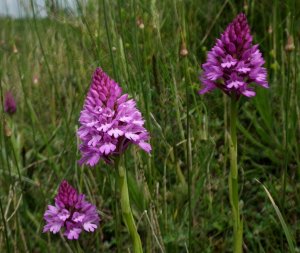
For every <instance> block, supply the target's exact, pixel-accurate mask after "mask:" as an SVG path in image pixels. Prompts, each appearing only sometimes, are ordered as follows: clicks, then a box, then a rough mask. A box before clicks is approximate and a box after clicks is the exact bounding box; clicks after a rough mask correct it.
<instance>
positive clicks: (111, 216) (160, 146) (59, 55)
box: [0, 0, 300, 253]
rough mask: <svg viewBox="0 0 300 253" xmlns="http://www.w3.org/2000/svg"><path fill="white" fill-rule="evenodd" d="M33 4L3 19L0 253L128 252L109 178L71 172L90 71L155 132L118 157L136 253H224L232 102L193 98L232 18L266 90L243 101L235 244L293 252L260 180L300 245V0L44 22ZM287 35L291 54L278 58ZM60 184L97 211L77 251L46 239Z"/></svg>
mask: <svg viewBox="0 0 300 253" xmlns="http://www.w3.org/2000/svg"><path fill="white" fill-rule="evenodd" d="M20 1H21V0H20ZM21 2H22V1H21ZM21 2H20V3H21ZM31 3H32V5H29V9H28V10H29V12H30V13H31V14H32V15H31V18H23V19H12V18H1V19H0V27H1V30H0V56H1V57H0V83H1V89H0V90H1V92H0V94H1V103H3V96H4V93H5V91H7V90H9V89H11V90H12V91H13V93H14V94H15V96H16V100H17V105H18V108H17V113H16V114H15V115H13V116H12V117H10V116H8V115H6V114H5V113H4V111H3V109H2V107H1V111H0V113H1V124H0V130H1V135H0V146H1V147H0V150H1V151H0V207H1V208H0V211H1V218H0V252H9V251H10V252H47V251H48V252H127V251H128V249H132V248H131V247H132V246H131V243H130V238H129V236H128V234H127V232H126V228H125V226H124V224H123V223H122V222H121V219H120V215H121V213H120V212H119V211H118V208H119V207H118V206H116V203H117V202H116V201H115V193H116V191H115V188H114V186H115V179H114V171H112V168H110V167H108V166H106V165H105V164H104V163H101V164H100V165H99V166H98V167H96V168H95V169H89V168H85V167H84V168H82V167H79V166H78V164H77V160H78V159H79V154H78V149H77V147H78V140H77V138H76V130H77V127H78V117H79V112H80V109H81V107H82V105H83V100H84V97H85V95H86V92H87V90H88V87H89V83H90V79H91V74H92V72H93V70H94V69H95V67H96V66H99V65H100V66H101V67H102V68H103V69H104V70H105V71H106V72H107V73H109V75H110V76H112V77H113V78H114V79H115V80H116V81H118V82H119V83H120V85H121V86H122V88H123V90H124V91H126V92H128V93H129V94H130V95H131V96H132V97H133V98H135V99H136V100H137V101H138V107H139V109H140V110H141V111H142V112H143V115H144V117H145V119H146V123H147V129H148V130H149V131H150V133H151V145H152V147H153V151H152V154H151V156H150V157H148V156H147V155H146V154H143V153H141V152H137V149H136V148H135V147H131V148H130V150H128V151H127V155H126V157H125V159H124V160H125V167H126V168H127V169H128V186H129V194H130V197H131V204H132V209H133V214H134V216H135V217H134V218H135V220H136V221H137V226H138V230H139V234H140V235H141V239H142V241H143V246H144V250H145V252H172V253H173V252H174V253H176V252H231V251H232V249H231V245H232V231H231V224H230V223H229V220H230V219H229V217H231V213H230V212H231V209H230V203H229V199H228V196H227V191H228V189H227V175H228V173H229V161H228V157H227V156H226V154H227V153H228V148H229V145H228V144H229V141H228V139H227V136H226V132H227V131H228V127H227V125H228V112H229V103H228V101H227V99H226V98H225V99H224V97H223V95H222V94H221V92H215V93H212V94H209V95H207V96H205V97H201V96H199V95H198V94H197V91H198V89H199V80H198V76H199V74H200V71H201V70H200V65H201V64H202V63H203V62H204V60H205V58H206V52H207V50H208V49H209V48H210V47H211V46H212V45H213V44H214V39H215V38H216V37H218V36H219V34H220V32H222V31H223V30H224V28H225V26H226V25H227V24H228V23H229V22H230V21H232V19H233V18H234V17H235V15H236V14H237V13H238V12H241V11H243V12H245V13H246V15H247V17H248V19H249V22H250V25H251V28H252V33H253V34H254V42H255V43H259V44H260V48H261V51H262V52H263V54H264V58H265V59H266V67H267V69H268V76H269V83H270V89H269V90H263V89H261V90H258V92H257V96H256V97H255V98H254V99H251V100H247V99H243V100H242V101H241V103H242V104H243V106H242V107H241V108H242V109H241V111H240V112H239V122H238V129H237V132H238V135H237V138H238V142H239V154H238V156H239V157H240V160H239V164H238V166H239V168H240V177H239V181H240V182H241V184H240V185H243V188H242V189H240V195H241V196H240V203H239V204H240V205H243V208H242V210H243V212H242V216H243V226H244V243H243V248H244V251H245V252H288V250H289V244H288V241H287V240H286V237H285V233H284V231H283V228H282V226H281V224H282V223H281V222H280V220H279V219H278V218H277V215H276V213H278V212H277V209H276V212H274V209H273V205H272V203H273V202H270V200H269V199H268V197H267V196H266V194H265V192H264V189H263V188H262V187H261V186H260V185H259V184H257V183H256V182H255V181H254V179H255V178H257V179H258V180H259V181H260V182H262V183H263V184H264V185H265V186H266V188H267V189H268V191H269V193H270V196H272V199H273V201H274V202H275V203H278V204H279V205H278V210H279V212H280V214H281V215H282V219H283V220H284V221H285V223H287V226H286V228H287V229H289V233H290V234H291V237H292V238H295V242H293V243H294V244H295V245H296V246H295V247H296V249H295V251H296V252H297V251H299V245H300V236H299V233H300V228H299V222H298V219H299V213H300V197H299V196H300V194H299V192H300V184H299V179H300V146H299V143H300V105H299V101H300V89H299V85H300V76H299V74H298V72H299V62H300V60H299V59H300V57H299V36H300V35H299V29H300V18H299V17H300V11H299V10H300V3H299V1H296V0H287V1H278V0H276V1H274V2H271V1H250V0H249V1H243V2H242V1H232V0H228V1H225V2H223V3H222V4H220V1H217V0H213V1H202V0H201V1H176V0H173V1H172V0H166V1H155V0H151V1H146V0H131V1H124V0H119V1H108V0H101V1H88V4H87V5H83V4H82V1H79V0H74V1H73V3H74V6H76V9H77V10H78V13H79V14H78V15H77V14H76V15H75V12H72V11H70V10H69V11H66V12H63V11H57V12H52V13H50V16H49V17H48V18H38V16H37V15H33V13H35V14H37V9H36V7H37V6H36V5H35V4H34V1H32V2H31ZM34 10H35V12H33V11H34ZM137 21H138V22H137ZM141 22H142V23H143V24H144V27H143V26H141ZM289 36H292V37H293V39H294V44H295V50H292V51H287V50H285V48H286V44H287V41H288V37H289ZM183 43H184V44H185V45H186V49H187V50H188V55H186V56H183V55H181V54H180V50H181V47H182V44H183ZM14 46H15V48H16V49H17V52H16V50H15V51H14ZM63 178H66V179H68V180H69V181H70V183H72V184H73V185H74V186H75V187H76V188H78V190H79V191H80V192H84V193H86V194H87V197H88V199H89V200H90V201H91V202H93V203H95V204H96V206H97V207H98V209H99V210H100V215H101V225H100V229H98V230H97V232H96V233H95V234H85V235H84V234H82V236H81V238H80V240H79V241H78V242H77V243H76V242H72V241H66V240H65V239H64V237H63V236H62V235H61V236H59V235H52V234H51V235H50V234H43V233H42V228H43V225H44V221H43V213H44V211H45V208H46V206H47V204H49V203H50V202H53V197H54V196H55V194H56V191H57V187H58V184H59V182H60V181H61V180H62V179H63ZM289 243H290V242H289ZM297 245H298V248H297Z"/></svg>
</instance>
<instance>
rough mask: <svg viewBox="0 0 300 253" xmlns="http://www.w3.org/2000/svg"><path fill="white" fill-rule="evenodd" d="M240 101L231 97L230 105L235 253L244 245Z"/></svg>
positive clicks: (230, 176) (230, 182)
mask: <svg viewBox="0 0 300 253" xmlns="http://www.w3.org/2000/svg"><path fill="white" fill-rule="evenodd" d="M237 106H238V100H237V97H236V96H232V97H231V103H230V175H229V178H228V180H229V198H230V204H231V207H232V219H233V241H234V246H233V247H234V251H233V252H234V253H241V252H242V244H243V221H242V220H241V217H240V210H239V193H238V166H237V136H236V121H237Z"/></svg>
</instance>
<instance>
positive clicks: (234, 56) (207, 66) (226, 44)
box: [199, 13, 268, 97]
mask: <svg viewBox="0 0 300 253" xmlns="http://www.w3.org/2000/svg"><path fill="white" fill-rule="evenodd" d="M264 63H265V61H264V59H263V57H262V54H261V52H260V51H259V49H258V45H252V36H251V34H250V28H249V25H248V22H247V18H246V16H245V14H243V13H241V14H239V15H238V16H237V17H236V18H235V19H234V20H233V22H232V23H231V24H229V25H228V26H227V28H226V30H225V32H224V33H223V34H222V35H221V38H220V39H217V41H216V44H215V46H214V47H213V48H212V49H211V51H209V52H208V54H207V61H206V63H204V64H203V65H202V68H203V72H202V75H201V77H200V80H201V82H202V84H203V87H202V89H201V90H200V91H199V93H200V94H204V93H206V92H210V91H212V90H214V89H216V88H219V89H221V90H222V91H223V92H225V93H226V94H228V95H234V96H236V97H239V96H241V95H243V96H246V97H253V96H255V91H254V87H253V84H254V83H255V84H257V85H259V86H262V87H264V88H268V82H267V71H266V69H265V68H264V67H262V66H263V64H264Z"/></svg>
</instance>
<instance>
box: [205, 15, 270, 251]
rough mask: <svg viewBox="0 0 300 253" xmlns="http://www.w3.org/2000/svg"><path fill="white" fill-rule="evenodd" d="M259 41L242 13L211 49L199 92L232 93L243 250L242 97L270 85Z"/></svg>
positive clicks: (233, 168)
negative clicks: (239, 116)
mask: <svg viewBox="0 0 300 253" xmlns="http://www.w3.org/2000/svg"><path fill="white" fill-rule="evenodd" d="M264 63H265V61H264V59H263V57H262V54H261V52H260V51H259V49H258V45H252V36H251V34H250V28H249V25H248V22H247V18H246V16H245V14H243V13H241V14H239V15H238V16H237V17H236V18H235V19H234V20H233V22H232V23H230V24H229V25H228V26H227V28H226V30H225V32H224V33H223V34H222V35H221V38H220V39H217V42H216V44H215V46H214V47H213V48H212V49H211V51H209V52H208V55H207V61H206V62H205V63H204V64H203V65H202V68H203V72H202V75H201V77H200V80H201V82H202V84H203V87H202V89H201V90H200V91H199V94H204V93H207V92H210V91H212V90H214V89H216V88H219V89H221V90H222V91H223V92H225V93H226V94H227V95H229V96H230V98H231V99H230V137H229V143H230V146H229V151H230V173H229V181H228V182H229V199H230V204H231V209H232V223H233V242H234V243H233V252H234V253H241V252H242V245H243V219H242V217H241V215H240V207H239V192H238V164H237V154H238V153H237V135H236V122H237V110H238V101H239V98H240V97H241V96H246V97H253V96H255V95H256V93H255V90H254V87H253V85H254V84H257V85H259V86H262V87H264V88H268V87H269V86H268V82H267V71H266V69H265V68H264V67H263V64H264Z"/></svg>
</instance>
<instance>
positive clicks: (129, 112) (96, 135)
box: [77, 68, 151, 166]
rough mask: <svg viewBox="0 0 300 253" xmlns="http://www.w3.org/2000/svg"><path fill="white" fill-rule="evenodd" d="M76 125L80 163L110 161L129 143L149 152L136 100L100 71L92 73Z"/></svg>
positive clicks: (92, 163) (145, 132)
mask: <svg viewBox="0 0 300 253" xmlns="http://www.w3.org/2000/svg"><path fill="white" fill-rule="evenodd" d="M79 122H80V124H81V127H80V128H79V129H78V132H77V134H78V136H79V138H80V139H81V141H82V143H81V145H80V151H81V154H82V158H81V160H80V161H79V163H80V164H87V165H89V166H94V165H96V164H97V163H98V161H99V160H100V159H103V160H105V161H106V162H110V160H111V158H112V157H113V156H116V155H120V154H121V153H123V152H124V150H125V149H126V148H127V147H128V145H129V144H130V143H133V144H136V145H138V146H139V147H140V148H142V149H143V150H145V151H146V152H148V153H149V152H150V151H151V146H150V144H149V143H148V141H149V133H148V132H147V130H146V129H145V128H144V120H143V118H142V114H141V113H140V112H139V110H138V109H137V108H136V103H135V101H134V100H133V99H128V95H127V94H124V95H122V89H121V88H120V86H119V85H118V84H117V83H116V82H115V81H114V80H112V79H111V78H110V77H109V76H108V75H107V74H106V73H105V72H104V71H103V70H102V69H100V68H97V69H96V71H95V72H94V75H93V78H92V84H91V87H90V90H89V92H88V95H87V98H86V100H85V104H84V107H83V110H82V111H81V114H80V118H79Z"/></svg>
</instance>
